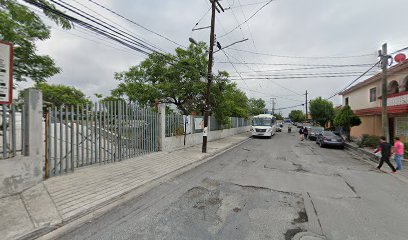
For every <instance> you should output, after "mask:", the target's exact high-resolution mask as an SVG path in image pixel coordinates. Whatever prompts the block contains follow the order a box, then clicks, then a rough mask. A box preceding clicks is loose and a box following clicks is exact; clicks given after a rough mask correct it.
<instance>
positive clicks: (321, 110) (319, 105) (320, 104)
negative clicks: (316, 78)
mask: <svg viewBox="0 0 408 240" xmlns="http://www.w3.org/2000/svg"><path fill="white" fill-rule="evenodd" d="M309 106H310V108H309V109H310V115H311V116H312V119H313V121H315V122H317V123H319V125H320V126H322V127H324V126H325V125H326V123H327V122H329V121H333V118H334V107H333V103H332V102H330V101H328V100H325V99H323V98H321V97H318V98H315V99H313V100H311V101H310V102H309Z"/></svg>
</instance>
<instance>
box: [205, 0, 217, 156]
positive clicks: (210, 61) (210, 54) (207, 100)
mask: <svg viewBox="0 0 408 240" xmlns="http://www.w3.org/2000/svg"><path fill="white" fill-rule="evenodd" d="M215 2H216V0H211V33H210V49H209V51H208V82H207V90H206V93H205V106H204V107H205V112H204V129H203V145H202V152H203V153H206V152H207V135H208V116H209V112H210V94H211V82H212V77H213V76H212V65H213V53H214V52H213V51H214V29H215V8H216V6H215Z"/></svg>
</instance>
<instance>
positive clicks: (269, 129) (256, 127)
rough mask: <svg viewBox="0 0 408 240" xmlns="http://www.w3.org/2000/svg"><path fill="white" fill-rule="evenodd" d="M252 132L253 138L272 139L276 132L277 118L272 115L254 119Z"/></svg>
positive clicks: (263, 115) (259, 116)
mask: <svg viewBox="0 0 408 240" xmlns="http://www.w3.org/2000/svg"><path fill="white" fill-rule="evenodd" d="M251 132H252V136H253V137H257V136H259V137H261V136H265V137H269V138H271V137H272V136H273V135H275V132H276V117H275V116H273V115H271V114H259V115H257V116H254V117H253V118H252V125H251Z"/></svg>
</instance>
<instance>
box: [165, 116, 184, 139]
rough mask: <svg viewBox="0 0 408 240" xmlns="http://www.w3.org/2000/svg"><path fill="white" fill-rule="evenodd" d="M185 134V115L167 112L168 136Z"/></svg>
mask: <svg viewBox="0 0 408 240" xmlns="http://www.w3.org/2000/svg"><path fill="white" fill-rule="evenodd" d="M183 134H184V121H183V115H180V114H175V113H170V114H166V137H172V136H180V135H183Z"/></svg>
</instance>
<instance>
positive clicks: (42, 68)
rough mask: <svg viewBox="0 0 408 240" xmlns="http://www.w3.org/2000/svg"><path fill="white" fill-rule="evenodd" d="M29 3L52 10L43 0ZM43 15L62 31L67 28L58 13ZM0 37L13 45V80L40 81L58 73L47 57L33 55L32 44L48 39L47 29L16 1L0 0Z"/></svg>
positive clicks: (52, 62)
mask: <svg viewBox="0 0 408 240" xmlns="http://www.w3.org/2000/svg"><path fill="white" fill-rule="evenodd" d="M31 2H33V3H41V4H45V5H47V6H48V7H50V8H52V9H55V7H54V6H53V5H52V4H50V3H48V2H47V1H45V0H32V1H31ZM44 13H45V15H46V16H47V17H49V18H50V19H51V20H53V21H54V22H56V23H57V24H58V25H60V26H62V28H64V29H70V28H71V24H70V22H69V21H67V20H65V19H63V18H61V17H60V16H58V14H55V13H52V12H51V11H44ZM0 38H1V39H2V40H3V41H7V42H11V43H12V44H13V46H14V69H13V70H14V71H13V73H14V79H15V80H16V81H25V80H26V78H31V79H32V80H33V81H35V82H44V81H46V79H47V78H48V77H51V76H53V75H55V74H57V73H59V72H60V71H61V69H60V68H58V67H57V66H56V65H55V63H54V60H53V59H52V58H51V57H50V56H47V55H38V54H36V50H37V49H36V46H35V42H36V41H43V40H46V39H48V38H50V30H49V28H48V27H47V26H46V25H45V24H44V23H43V22H42V20H41V18H40V17H39V16H38V15H37V14H35V13H34V12H32V11H31V10H30V9H29V8H28V7H27V6H25V5H22V4H20V3H17V1H16V0H0Z"/></svg>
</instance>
